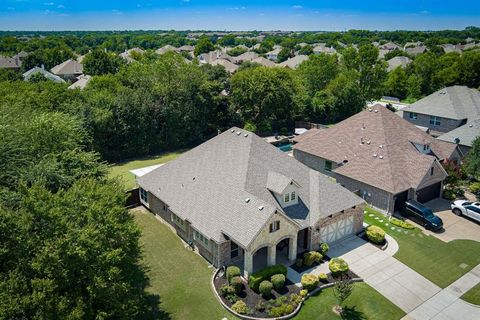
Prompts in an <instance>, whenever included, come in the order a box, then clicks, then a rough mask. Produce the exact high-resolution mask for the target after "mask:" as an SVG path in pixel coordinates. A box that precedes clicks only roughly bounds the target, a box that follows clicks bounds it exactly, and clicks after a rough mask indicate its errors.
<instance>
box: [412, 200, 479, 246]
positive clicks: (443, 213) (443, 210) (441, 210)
mask: <svg viewBox="0 0 480 320" xmlns="http://www.w3.org/2000/svg"><path fill="white" fill-rule="evenodd" d="M425 205H426V206H427V207H430V208H432V210H433V211H434V212H435V214H436V215H437V216H439V217H440V218H441V219H442V220H443V228H444V229H445V230H444V231H443V232H439V233H437V232H432V231H429V230H425V228H423V227H422V226H420V225H418V224H416V223H415V222H414V221H410V220H409V221H410V222H411V223H413V224H414V225H416V226H418V227H419V228H421V229H422V230H423V232H424V233H425V234H430V235H433V236H435V237H437V238H439V239H440V240H442V241H445V242H449V241H452V240H456V239H470V240H475V241H478V242H480V223H478V222H476V221H474V220H471V219H469V218H466V217H463V216H462V217H459V216H456V215H455V214H453V212H452V210H451V209H450V201H448V200H445V199H434V200H432V201H429V202H427V203H426V204H425Z"/></svg>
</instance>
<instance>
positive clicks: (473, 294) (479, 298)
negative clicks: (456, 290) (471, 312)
mask: <svg viewBox="0 0 480 320" xmlns="http://www.w3.org/2000/svg"><path fill="white" fill-rule="evenodd" d="M461 298H462V299H463V300H465V301H467V302H470V303H472V304H476V305H477V306H480V283H477V285H476V286H475V287H473V288H472V289H470V290H468V291H467V292H466V293H465V294H464V295H463V296H462V297H461Z"/></svg>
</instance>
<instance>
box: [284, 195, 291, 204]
mask: <svg viewBox="0 0 480 320" xmlns="http://www.w3.org/2000/svg"><path fill="white" fill-rule="evenodd" d="M284 201H285V203H287V202H290V193H286V194H285V196H284Z"/></svg>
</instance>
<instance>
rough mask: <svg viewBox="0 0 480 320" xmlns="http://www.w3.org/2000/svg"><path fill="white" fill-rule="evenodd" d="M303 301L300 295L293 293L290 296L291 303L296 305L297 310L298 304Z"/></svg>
mask: <svg viewBox="0 0 480 320" xmlns="http://www.w3.org/2000/svg"><path fill="white" fill-rule="evenodd" d="M302 301H303V297H302V296H301V295H299V294H296V293H292V294H291V295H290V303H291V304H293V305H294V307H295V308H296V307H297V306H298V304H299V303H300V302H302Z"/></svg>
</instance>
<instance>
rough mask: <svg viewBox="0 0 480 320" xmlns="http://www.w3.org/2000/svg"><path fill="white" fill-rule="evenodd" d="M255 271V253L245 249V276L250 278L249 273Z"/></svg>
mask: <svg viewBox="0 0 480 320" xmlns="http://www.w3.org/2000/svg"><path fill="white" fill-rule="evenodd" d="M252 271H253V255H252V253H251V252H250V251H247V250H245V251H244V253H243V276H244V277H245V278H247V279H248V275H249V274H250V273H252Z"/></svg>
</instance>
